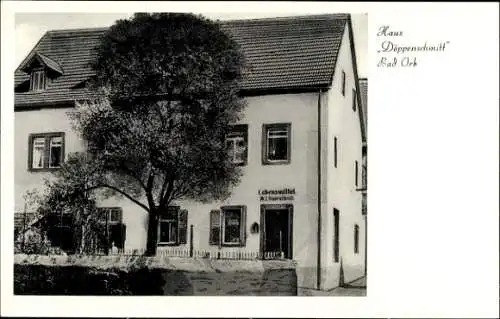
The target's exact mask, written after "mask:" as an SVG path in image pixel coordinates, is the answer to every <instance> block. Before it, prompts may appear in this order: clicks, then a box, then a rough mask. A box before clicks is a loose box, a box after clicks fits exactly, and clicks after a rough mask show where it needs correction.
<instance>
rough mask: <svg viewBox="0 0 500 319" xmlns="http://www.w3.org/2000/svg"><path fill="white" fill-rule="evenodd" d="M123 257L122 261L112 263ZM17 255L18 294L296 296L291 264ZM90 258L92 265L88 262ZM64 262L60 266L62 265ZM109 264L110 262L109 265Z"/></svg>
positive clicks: (15, 275) (293, 266) (186, 259)
mask: <svg viewBox="0 0 500 319" xmlns="http://www.w3.org/2000/svg"><path fill="white" fill-rule="evenodd" d="M120 258H121V259H122V262H117V260H120ZM123 259H124V258H123V257H108V256H102V257H75V256H68V257H62V256H61V258H59V256H58V257H57V258H55V257H47V256H43V257H40V256H22V257H17V258H15V264H14V293H15V294H17V295H150V296H158V295H177V296H179V295H180V296H182V295H253V296H255V295H258V296H275V295H279V296H291V295H297V275H296V271H295V265H294V264H293V263H290V262H283V261H229V260H202V259H196V258H164V259H163V263H162V262H161V261H162V260H159V259H158V258H156V257H151V258H146V257H139V258H138V257H135V258H128V259H127V258H125V260H128V262H123ZM92 260H93V261H92ZM63 261H64V262H63ZM113 261H114V262H113Z"/></svg>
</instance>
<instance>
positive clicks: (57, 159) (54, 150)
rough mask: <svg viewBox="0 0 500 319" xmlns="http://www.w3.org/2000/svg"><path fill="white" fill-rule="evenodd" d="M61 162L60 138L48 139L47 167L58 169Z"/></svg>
mask: <svg viewBox="0 0 500 319" xmlns="http://www.w3.org/2000/svg"><path fill="white" fill-rule="evenodd" d="M61 162H62V137H53V138H51V139H50V162H49V167H60V166H61Z"/></svg>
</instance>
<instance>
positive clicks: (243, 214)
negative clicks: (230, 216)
mask: <svg viewBox="0 0 500 319" xmlns="http://www.w3.org/2000/svg"><path fill="white" fill-rule="evenodd" d="M229 210H231V211H233V210H239V212H240V225H239V240H238V242H226V241H225V237H226V235H225V233H226V227H225V226H226V218H225V217H226V212H227V211H229ZM215 212H217V213H218V219H219V220H218V224H217V225H215V228H216V229H218V232H219V234H218V239H219V240H218V242H216V241H214V240H212V231H213V230H212V228H214V225H212V222H213V221H212V214H213V213H215ZM210 215H211V216H210V232H209V241H208V242H209V245H212V246H213V245H217V246H219V247H245V246H246V238H247V230H246V228H247V227H246V224H247V223H246V219H247V207H246V206H245V205H227V206H222V207H220V209H215V210H211V211H210Z"/></svg>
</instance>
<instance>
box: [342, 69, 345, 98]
mask: <svg viewBox="0 0 500 319" xmlns="http://www.w3.org/2000/svg"><path fill="white" fill-rule="evenodd" d="M342 96H345V72H344V71H342Z"/></svg>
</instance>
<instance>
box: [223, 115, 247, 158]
mask: <svg viewBox="0 0 500 319" xmlns="http://www.w3.org/2000/svg"><path fill="white" fill-rule="evenodd" d="M237 139H243V142H244V143H245V155H244V158H243V161H242V162H235V161H234V159H235V158H234V155H233V158H232V159H231V162H232V163H233V164H234V165H236V166H246V165H247V164H248V124H234V125H231V131H230V132H229V133H228V134H227V135H226V138H225V140H224V143H225V146H226V147H227V142H228V141H229V140H237ZM233 145H234V144H233ZM233 147H235V146H233ZM235 154H236V153H235Z"/></svg>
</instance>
